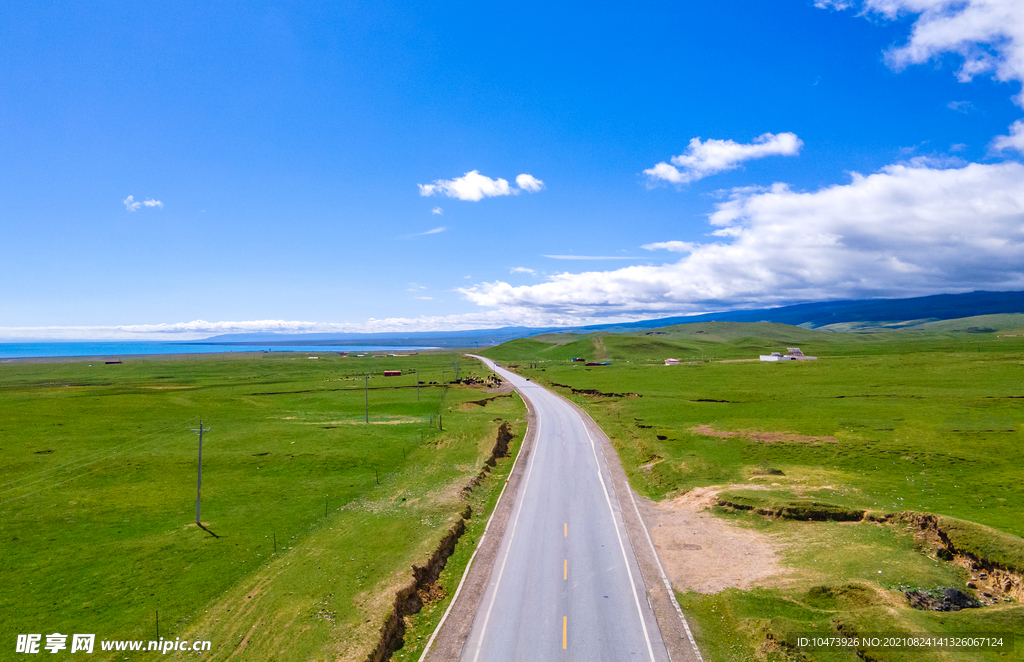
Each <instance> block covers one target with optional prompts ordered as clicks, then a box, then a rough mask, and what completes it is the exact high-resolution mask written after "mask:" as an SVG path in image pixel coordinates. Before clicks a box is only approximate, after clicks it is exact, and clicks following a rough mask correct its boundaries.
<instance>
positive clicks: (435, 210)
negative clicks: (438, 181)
mask: <svg viewBox="0 0 1024 662" xmlns="http://www.w3.org/2000/svg"><path fill="white" fill-rule="evenodd" d="M430 213H431V214H434V215H435V216H440V215H441V214H443V213H444V210H443V209H441V208H440V207H434V208H433V209H431V210H430Z"/></svg>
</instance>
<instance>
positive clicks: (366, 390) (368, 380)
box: [363, 375, 370, 425]
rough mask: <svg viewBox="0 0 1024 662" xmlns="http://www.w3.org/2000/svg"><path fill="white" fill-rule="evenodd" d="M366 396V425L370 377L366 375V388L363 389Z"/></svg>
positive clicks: (368, 422) (368, 412) (368, 421)
mask: <svg viewBox="0 0 1024 662" xmlns="http://www.w3.org/2000/svg"><path fill="white" fill-rule="evenodd" d="M363 393H364V395H365V396H366V398H365V400H366V424H367V425H369V424H370V375H366V386H365V387H364V389H363Z"/></svg>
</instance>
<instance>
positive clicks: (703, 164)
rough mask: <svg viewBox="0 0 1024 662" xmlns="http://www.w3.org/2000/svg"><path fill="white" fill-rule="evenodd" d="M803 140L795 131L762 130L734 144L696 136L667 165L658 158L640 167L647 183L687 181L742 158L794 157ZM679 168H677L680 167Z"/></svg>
mask: <svg viewBox="0 0 1024 662" xmlns="http://www.w3.org/2000/svg"><path fill="white" fill-rule="evenodd" d="M803 144H804V143H803V141H801V140H800V139H799V138H797V136H796V134H795V133H778V134H773V133H765V134H762V135H760V136H758V137H757V138H755V139H754V142H752V143H745V144H744V143H738V142H735V141H732V140H714V139H708V140H705V141H704V142H701V141H700V138H699V137H698V138H693V139H691V140H690V145H689V147H687V148H686V151H685V152H684V153H682V154H680V155H679V156H673V157H672V158H671V159H670V160H671V162H672V164H671V165H669V164H668V163H665V162H664V161H662V162H661V163H659V164H657V165H656V166H654V167H653V168H648V169H647V170H644V174H645V175H647V177H648V183H649V185H654V184H657V183H660V182H669V183H671V184H688V183H690V182H695V181H697V180H698V179H703V178H704V177H707V176H708V175H713V174H715V173H718V172H723V171H725V170H733V169H734V168H738V167H739V165H740V164H741V163H742V162H744V161H749V160H751V159H760V158H763V157H765V156H773V155H781V156H795V155H797V154H799V153H800V148H801V147H803ZM680 168H681V170H680Z"/></svg>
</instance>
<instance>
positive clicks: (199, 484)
mask: <svg viewBox="0 0 1024 662" xmlns="http://www.w3.org/2000/svg"><path fill="white" fill-rule="evenodd" d="M192 431H193V432H195V433H196V434H198V435H199V473H198V475H197V476H196V526H202V524H200V523H199V504H200V500H201V496H202V490H203V433H204V432H209V431H210V428H205V429H204V428H203V417H202V416H200V417H199V429H198V430H196V429H195V428H192Z"/></svg>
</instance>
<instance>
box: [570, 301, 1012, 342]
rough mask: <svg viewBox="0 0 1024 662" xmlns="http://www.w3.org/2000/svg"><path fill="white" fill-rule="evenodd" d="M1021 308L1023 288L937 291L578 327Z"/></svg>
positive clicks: (810, 322) (795, 321)
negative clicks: (960, 291) (924, 293)
mask: <svg viewBox="0 0 1024 662" xmlns="http://www.w3.org/2000/svg"><path fill="white" fill-rule="evenodd" d="M1001 313H1024V292H968V293H965V294H935V295H932V296H927V297H913V298H910V299H860V300H851V301H825V302H821V303H800V304H796V305H793V306H782V307H780V308H761V309H757V310H733V311H729V312H724V313H706V314H703V315H691V316H688V317H666V318H662V319H657V320H645V321H643V322H630V323H625V324H604V325H599V326H587V327H582V329H579V330H582V331H587V332H593V331H632V330H640V329H655V328H658V327H662V326H671V325H673V324H692V323H694V322H712V321H714V322H778V323H780V324H790V325H792V326H802V327H805V328H808V329H816V328H818V327H822V326H827V325H830V324H839V323H843V322H902V321H909V320H949V319H957V318H960V317H974V316H977V315H997V314H1001Z"/></svg>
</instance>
